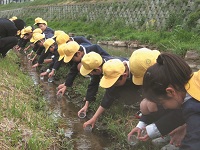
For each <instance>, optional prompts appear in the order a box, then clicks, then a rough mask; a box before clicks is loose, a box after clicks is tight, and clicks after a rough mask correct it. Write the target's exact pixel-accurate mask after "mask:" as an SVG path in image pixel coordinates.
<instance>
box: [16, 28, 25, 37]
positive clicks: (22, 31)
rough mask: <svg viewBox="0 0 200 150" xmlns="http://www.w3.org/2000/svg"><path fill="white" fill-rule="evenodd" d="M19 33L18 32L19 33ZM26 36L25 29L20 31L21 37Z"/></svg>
mask: <svg viewBox="0 0 200 150" xmlns="http://www.w3.org/2000/svg"><path fill="white" fill-rule="evenodd" d="M18 31H19V30H18ZM18 31H17V32H18ZM17 34H18V33H17ZM23 37H24V29H22V30H21V31H20V38H23Z"/></svg>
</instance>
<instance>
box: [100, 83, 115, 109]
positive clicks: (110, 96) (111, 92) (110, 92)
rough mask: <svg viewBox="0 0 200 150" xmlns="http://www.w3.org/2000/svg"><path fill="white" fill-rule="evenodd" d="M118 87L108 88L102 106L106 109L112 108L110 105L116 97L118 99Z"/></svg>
mask: <svg viewBox="0 0 200 150" xmlns="http://www.w3.org/2000/svg"><path fill="white" fill-rule="evenodd" d="M116 89H117V88H115V87H111V88H108V89H106V92H105V94H104V96H103V99H102V102H101V106H102V107H103V108H105V109H108V108H110V106H111V105H112V103H113V101H114V100H115V99H117V97H119V94H118V92H116V91H115V90H116Z"/></svg>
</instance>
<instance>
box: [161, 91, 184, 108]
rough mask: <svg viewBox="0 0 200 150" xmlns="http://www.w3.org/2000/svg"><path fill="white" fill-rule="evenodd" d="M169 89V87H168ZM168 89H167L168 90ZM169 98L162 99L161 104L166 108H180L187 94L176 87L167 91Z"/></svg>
mask: <svg viewBox="0 0 200 150" xmlns="http://www.w3.org/2000/svg"><path fill="white" fill-rule="evenodd" d="M167 89H168V88H167ZM167 89H166V91H167ZM167 93H168V96H169V98H168V99H162V100H161V101H160V104H161V105H162V106H163V107H164V108H165V109H177V108H180V107H181V105H182V104H183V101H184V97H185V94H184V93H182V92H178V91H176V90H175V89H174V91H167Z"/></svg>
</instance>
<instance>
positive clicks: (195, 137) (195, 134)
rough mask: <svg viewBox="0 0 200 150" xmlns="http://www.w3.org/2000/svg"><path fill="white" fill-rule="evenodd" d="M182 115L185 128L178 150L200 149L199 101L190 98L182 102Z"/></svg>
mask: <svg viewBox="0 0 200 150" xmlns="http://www.w3.org/2000/svg"><path fill="white" fill-rule="evenodd" d="M182 109H183V117H184V119H185V122H186V125H187V128H186V136H185V138H184V139H183V141H182V144H181V147H180V150H199V149H200V101H198V100H195V99H194V98H191V99H189V100H187V101H186V102H185V103H184V104H183V107H182Z"/></svg>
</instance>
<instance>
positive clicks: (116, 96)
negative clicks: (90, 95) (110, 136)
mask: <svg viewBox="0 0 200 150" xmlns="http://www.w3.org/2000/svg"><path fill="white" fill-rule="evenodd" d="M118 59H120V60H121V61H128V59H127V58H121V57H118ZM140 89H141V86H138V85H135V84H133V82H132V76H131V75H130V77H129V78H127V79H126V82H125V84H124V85H122V86H112V87H110V88H107V89H106V92H105V94H104V96H103V99H102V101H101V106H102V107H103V108H105V109H108V108H110V106H111V105H112V103H113V102H114V101H115V100H119V101H124V102H126V101H129V103H130V101H132V102H131V103H136V102H140V101H141V100H142V97H141V93H140V91H141V90H140Z"/></svg>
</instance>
